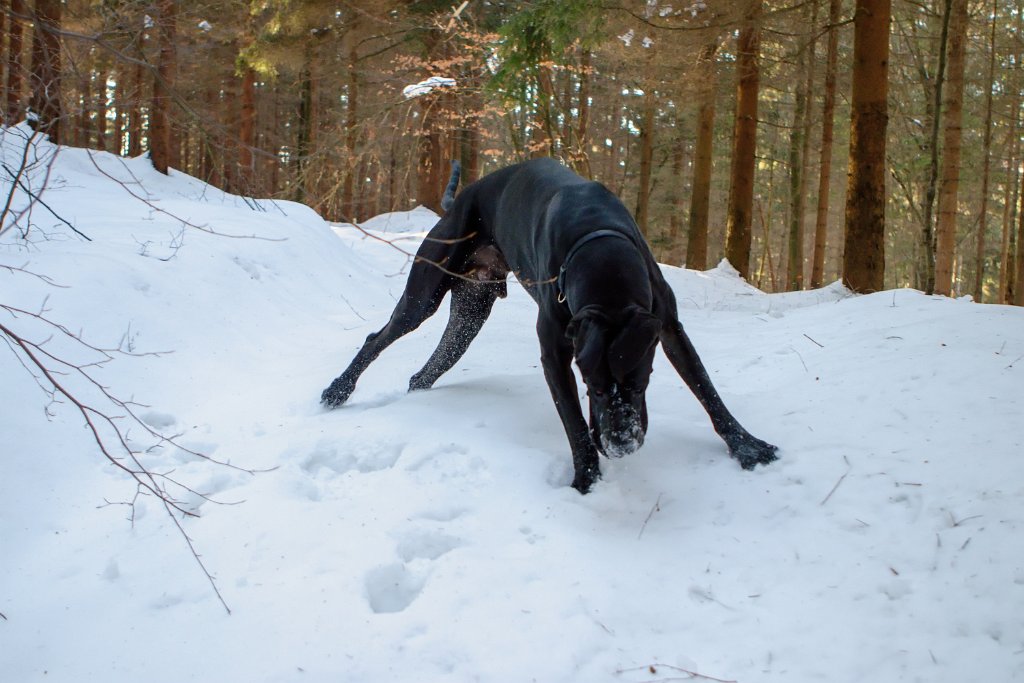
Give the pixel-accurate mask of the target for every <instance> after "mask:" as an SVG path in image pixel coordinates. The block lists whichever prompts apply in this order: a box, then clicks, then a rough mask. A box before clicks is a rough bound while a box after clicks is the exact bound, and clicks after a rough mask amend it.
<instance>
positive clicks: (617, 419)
mask: <svg viewBox="0 0 1024 683" xmlns="http://www.w3.org/2000/svg"><path fill="white" fill-rule="evenodd" d="M609 413H610V414H609V415H608V416H607V417H608V419H607V424H606V425H604V426H603V429H601V449H602V450H603V451H604V452H605V455H607V456H608V457H610V458H621V457H622V456H624V455H629V454H630V453H633V452H634V451H636V450H637V449H638V448H640V447H641V446H643V445H644V428H643V425H642V423H641V420H640V413H639V412H638V411H637V410H636V409H635V408H633V407H632V406H630V405H625V404H619V405H613V406H612V407H611V409H610V410H609Z"/></svg>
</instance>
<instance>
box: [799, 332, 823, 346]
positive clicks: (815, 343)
mask: <svg viewBox="0 0 1024 683" xmlns="http://www.w3.org/2000/svg"><path fill="white" fill-rule="evenodd" d="M804 336H805V337H807V338H808V339H811V338H810V337H808V336H807V335H806V334H805V335H804ZM811 341H812V342H814V343H815V344H818V346H819V347H820V348H825V345H824V344H819V343H818V342H817V341H815V340H814V339H811Z"/></svg>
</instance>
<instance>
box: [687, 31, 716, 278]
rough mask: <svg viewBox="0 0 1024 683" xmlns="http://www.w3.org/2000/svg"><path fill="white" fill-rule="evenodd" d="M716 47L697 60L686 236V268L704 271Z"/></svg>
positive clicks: (712, 46)
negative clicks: (694, 136) (697, 90)
mask: <svg viewBox="0 0 1024 683" xmlns="http://www.w3.org/2000/svg"><path fill="white" fill-rule="evenodd" d="M717 50H718V44H717V43H710V44H708V45H706V46H704V48H703V50H701V53H700V58H699V61H698V65H699V66H698V69H699V73H700V75H701V78H702V80H703V87H702V88H701V92H700V99H699V101H700V104H699V107H698V111H697V142H696V149H695V150H694V157H693V189H692V192H691V195H690V222H689V229H688V234H687V238H686V267H687V268H693V269H695V270H704V269H706V268H707V267H708V266H707V262H708V213H709V212H708V208H709V206H710V204H711V166H712V159H713V157H712V146H713V144H714V140H715V53H716V52H717ZM677 182H678V178H677Z"/></svg>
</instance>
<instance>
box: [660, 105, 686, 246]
mask: <svg viewBox="0 0 1024 683" xmlns="http://www.w3.org/2000/svg"><path fill="white" fill-rule="evenodd" d="M685 160H686V140H685V139H684V135H683V119H682V117H681V116H680V117H679V118H677V119H676V125H675V141H674V142H673V143H672V177H673V178H674V179H675V182H676V183H677V185H676V188H677V189H676V191H675V193H674V194H673V196H672V213H671V215H670V216H669V223H668V231H669V232H668V255H667V257H666V261H665V263H669V264H671V265H673V266H678V265H682V263H683V254H684V251H683V242H682V240H681V239H680V233H681V232H682V230H681V229H680V226H681V225H682V222H683V168H684V163H683V162H684V161H685Z"/></svg>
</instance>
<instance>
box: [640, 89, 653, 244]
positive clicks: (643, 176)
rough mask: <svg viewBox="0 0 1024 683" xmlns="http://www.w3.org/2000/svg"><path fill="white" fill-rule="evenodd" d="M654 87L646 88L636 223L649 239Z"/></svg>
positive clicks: (641, 130)
mask: <svg viewBox="0 0 1024 683" xmlns="http://www.w3.org/2000/svg"><path fill="white" fill-rule="evenodd" d="M654 110H655V99H654V88H653V87H652V86H651V85H650V84H648V85H647V86H646V87H645V90H644V104H643V115H642V119H641V123H640V186H639V188H638V189H637V196H636V224H637V225H638V226H639V227H640V234H642V235H643V236H644V238H646V239H649V237H650V236H649V234H648V226H647V222H648V221H647V218H648V214H649V210H650V205H651V166H652V165H653V162H654Z"/></svg>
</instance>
